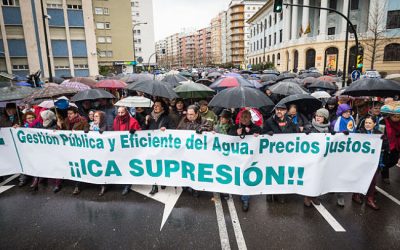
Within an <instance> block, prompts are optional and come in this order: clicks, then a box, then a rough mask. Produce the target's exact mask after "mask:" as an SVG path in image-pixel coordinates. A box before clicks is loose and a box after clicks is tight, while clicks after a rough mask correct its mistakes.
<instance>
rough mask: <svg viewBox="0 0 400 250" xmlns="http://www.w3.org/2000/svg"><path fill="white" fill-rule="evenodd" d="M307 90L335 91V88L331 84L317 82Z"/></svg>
mask: <svg viewBox="0 0 400 250" xmlns="http://www.w3.org/2000/svg"><path fill="white" fill-rule="evenodd" d="M308 88H309V89H322V90H336V89H337V87H336V85H334V84H333V83H330V82H326V81H321V80H317V81H315V82H313V83H311V85H309V86H308Z"/></svg>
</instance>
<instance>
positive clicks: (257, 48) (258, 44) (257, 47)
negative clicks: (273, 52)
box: [257, 41, 259, 50]
mask: <svg viewBox="0 0 400 250" xmlns="http://www.w3.org/2000/svg"><path fill="white" fill-rule="evenodd" d="M258 45H259V44H258V41H257V50H258Z"/></svg>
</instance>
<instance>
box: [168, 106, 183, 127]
mask: <svg viewBox="0 0 400 250" xmlns="http://www.w3.org/2000/svg"><path fill="white" fill-rule="evenodd" d="M183 112H184V111H178V110H176V109H174V110H173V111H171V112H170V113H169V118H170V121H171V126H172V128H176V127H178V125H179V122H180V121H182V119H183V118H184V117H186V115H185V114H184V113H183Z"/></svg>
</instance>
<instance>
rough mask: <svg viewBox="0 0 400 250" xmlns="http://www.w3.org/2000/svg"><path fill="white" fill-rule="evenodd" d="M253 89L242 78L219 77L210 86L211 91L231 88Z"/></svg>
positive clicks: (251, 85) (250, 84) (249, 83)
mask: <svg viewBox="0 0 400 250" xmlns="http://www.w3.org/2000/svg"><path fill="white" fill-rule="evenodd" d="M238 86H243V87H254V85H253V84H252V83H251V82H249V81H248V80H246V79H244V78H242V77H221V78H219V79H217V80H216V81H215V82H213V83H212V84H211V85H210V88H212V89H218V88H233V87H238Z"/></svg>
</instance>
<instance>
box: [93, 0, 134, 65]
mask: <svg viewBox="0 0 400 250" xmlns="http://www.w3.org/2000/svg"><path fill="white" fill-rule="evenodd" d="M96 8H102V9H103V12H104V9H106V10H108V14H105V13H103V14H96ZM93 16H94V22H95V28H96V31H95V33H96V39H97V51H98V60H99V64H100V65H109V66H111V65H113V62H118V61H134V57H133V33H132V16H131V2H130V0H108V1H104V0H94V1H93ZM103 24H104V25H105V26H107V25H108V24H109V27H108V26H107V27H104V28H103ZM103 38H104V39H105V40H100V41H99V39H103ZM107 39H111V41H110V40H108V41H107Z"/></svg>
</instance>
